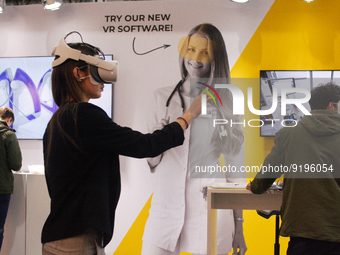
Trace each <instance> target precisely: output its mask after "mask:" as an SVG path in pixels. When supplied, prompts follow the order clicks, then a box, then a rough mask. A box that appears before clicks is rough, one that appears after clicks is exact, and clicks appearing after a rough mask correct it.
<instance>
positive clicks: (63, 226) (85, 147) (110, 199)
mask: <svg viewBox="0 0 340 255" xmlns="http://www.w3.org/2000/svg"><path fill="white" fill-rule="evenodd" d="M59 116H60V117H59V119H60V123H61V126H62V127H63V129H64V130H65V131H66V133H67V136H69V137H70V138H71V140H73V141H75V142H76V144H77V146H75V145H73V144H72V143H71V142H70V140H69V139H67V138H65V136H63V135H62V134H61V132H60V129H58V127H57V124H53V125H52V123H53V122H52V121H50V123H49V124H48V126H47V129H46V131H45V134H44V138H43V145H44V160H45V177H46V182H47V187H48V192H49V195H50V198H51V212H50V215H49V216H48V218H47V220H46V222H45V225H44V227H43V231H42V238H41V241H42V243H46V242H51V241H55V240H60V239H64V238H68V237H73V236H76V235H80V234H83V233H84V232H85V231H86V229H88V228H91V229H95V230H97V231H99V232H100V233H103V236H104V246H105V245H106V244H107V243H109V241H110V240H111V238H112V235H113V228H114V217H115V209H116V206H117V203H118V200H119V195H120V189H121V187H120V185H121V184H120V171H119V157H118V156H119V155H124V156H130V157H135V158H144V157H155V156H157V155H159V154H161V153H162V152H164V151H165V150H167V149H170V148H172V147H175V146H178V145H181V144H182V143H183V141H184V135H183V130H182V128H181V126H180V125H179V124H178V123H176V122H174V123H171V124H169V125H167V126H165V127H164V128H163V129H162V130H158V131H155V132H154V133H152V134H142V133H140V132H137V131H133V130H131V129H130V128H126V127H121V126H119V125H117V124H116V123H114V122H113V121H112V120H111V119H110V118H109V117H108V116H107V114H106V113H105V112H104V111H103V110H102V109H100V108H99V107H97V106H95V105H92V104H90V103H79V104H76V103H68V104H67V105H66V106H65V107H63V110H62V111H61V112H60V115H59ZM74 116H76V119H75V118H74ZM52 119H53V117H52ZM52 126H53V127H52ZM52 129H53V133H51V130H52ZM51 134H52V136H51V137H50V135H51ZM63 137H64V138H63ZM49 144H50V148H51V149H50V150H49V153H48V145H49Z"/></svg>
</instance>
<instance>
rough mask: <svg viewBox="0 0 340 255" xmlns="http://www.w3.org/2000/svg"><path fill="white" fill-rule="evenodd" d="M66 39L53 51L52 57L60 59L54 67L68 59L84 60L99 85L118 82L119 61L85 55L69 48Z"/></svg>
mask: <svg viewBox="0 0 340 255" xmlns="http://www.w3.org/2000/svg"><path fill="white" fill-rule="evenodd" d="M66 37H67V36H66ZM66 37H65V38H66ZM65 38H62V39H61V40H60V42H59V45H58V46H55V47H54V49H53V51H52V56H59V58H57V59H56V60H54V61H53V62H52V67H56V66H58V65H61V64H62V63H64V62H65V61H66V60H67V59H73V60H76V61H79V60H82V61H85V62H86V63H87V64H89V65H90V74H91V76H92V77H93V79H94V80H95V81H97V82H99V83H113V82H116V81H117V69H118V62H117V61H115V60H112V61H111V60H104V59H101V58H99V57H95V56H90V55H85V54H83V53H81V51H80V50H76V49H72V48H71V47H69V46H68V45H67V44H66V42H65Z"/></svg>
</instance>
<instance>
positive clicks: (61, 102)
mask: <svg viewBox="0 0 340 255" xmlns="http://www.w3.org/2000/svg"><path fill="white" fill-rule="evenodd" d="M68 46H69V47H71V48H73V49H76V50H80V51H81V53H83V54H85V55H91V56H95V55H98V54H99V53H100V52H101V51H100V49H98V48H97V47H95V46H92V45H90V44H87V43H84V42H82V43H68ZM57 58H58V56H57V57H56V59H57ZM75 67H79V68H81V69H82V68H87V69H85V70H87V72H89V69H88V64H87V63H86V62H84V61H82V60H79V61H76V60H73V59H67V60H66V61H65V62H64V63H62V64H60V65H58V66H56V67H54V68H53V71H52V94H53V99H54V101H55V103H56V104H57V105H58V106H59V108H58V110H57V111H56V112H55V113H54V114H53V116H52V118H51V120H50V122H49V134H48V140H49V142H48V147H47V157H46V158H47V160H48V158H49V155H50V151H51V144H52V143H51V141H52V137H53V134H54V132H59V133H60V134H61V136H62V139H63V140H64V142H66V141H68V142H70V143H71V144H72V145H73V146H74V147H76V148H77V149H78V150H80V151H83V150H82V148H81V145H79V144H77V143H76V141H75V140H74V139H73V138H72V137H70V136H69V135H68V133H67V132H66V131H65V129H64V127H63V126H62V124H61V116H62V115H63V113H64V112H65V111H66V110H68V109H67V107H66V106H67V105H68V103H69V102H73V103H75V106H74V108H73V109H72V117H73V123H74V129H75V130H77V111H78V105H79V103H80V102H83V95H84V91H83V89H82V87H81V86H80V83H79V81H77V79H76V77H75V76H74V74H73V69H74V68H75Z"/></svg>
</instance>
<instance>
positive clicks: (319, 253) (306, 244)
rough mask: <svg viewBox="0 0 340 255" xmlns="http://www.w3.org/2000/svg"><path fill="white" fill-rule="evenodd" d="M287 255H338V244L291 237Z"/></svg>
mask: <svg viewBox="0 0 340 255" xmlns="http://www.w3.org/2000/svg"><path fill="white" fill-rule="evenodd" d="M287 255H340V243H335V242H327V241H320V240H315V239H308V238H302V237H291V238H290V241H289V244H288V250H287Z"/></svg>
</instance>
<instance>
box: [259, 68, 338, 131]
mask: <svg viewBox="0 0 340 255" xmlns="http://www.w3.org/2000/svg"><path fill="white" fill-rule="evenodd" d="M260 77H261V89H260V90H261V93H260V110H268V109H270V108H271V106H272V102H273V88H274V87H275V88H277V90H278V93H277V107H276V109H275V111H274V112H273V113H271V114H268V115H261V116H260V119H261V120H262V126H261V127H260V135H261V136H275V135H276V133H277V132H278V131H279V130H280V129H281V128H282V127H283V126H284V125H289V124H296V123H297V122H298V121H299V120H300V119H301V118H302V117H303V116H304V114H303V112H302V111H301V109H299V108H298V107H297V106H296V105H294V104H287V105H286V109H285V115H282V114H281V94H280V90H281V89H282V88H301V89H307V90H308V91H311V90H312V89H313V88H315V87H317V86H318V85H319V84H325V83H328V82H330V81H332V82H333V83H335V84H337V85H340V71H337V70H325V71H319V70H307V71H261V72H260ZM285 96H286V98H288V99H301V98H304V97H305V94H304V93H290V94H289V93H287V94H286V95H285ZM302 105H303V106H304V107H305V108H306V109H307V110H308V111H310V107H309V104H308V102H307V103H304V104H302ZM282 123H283V124H282Z"/></svg>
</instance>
